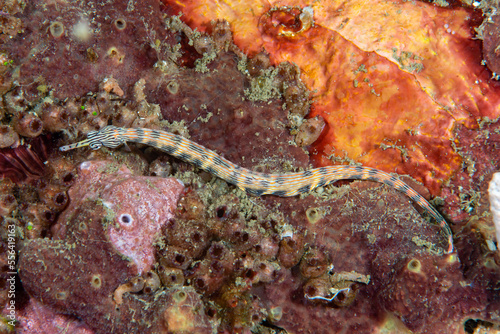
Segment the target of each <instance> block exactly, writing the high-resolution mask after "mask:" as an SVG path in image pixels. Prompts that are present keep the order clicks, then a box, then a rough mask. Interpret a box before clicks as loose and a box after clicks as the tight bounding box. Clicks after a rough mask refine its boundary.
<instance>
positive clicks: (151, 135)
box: [60, 125, 454, 253]
mask: <svg viewBox="0 0 500 334" xmlns="http://www.w3.org/2000/svg"><path fill="white" fill-rule="evenodd" d="M126 142H134V143H141V144H146V145H149V146H153V147H155V148H157V149H159V150H162V151H164V152H166V153H168V154H170V155H172V156H174V157H176V158H178V159H181V160H183V161H186V162H188V163H190V164H193V165H195V166H197V167H199V168H201V169H203V170H205V171H207V172H209V173H211V174H213V175H215V176H217V177H219V178H221V179H223V180H225V181H227V182H229V183H231V184H233V185H235V186H237V187H238V188H240V189H242V190H244V191H246V192H247V193H249V194H252V195H255V196H262V195H275V196H280V197H289V196H295V195H298V194H303V193H308V192H310V191H311V190H312V189H314V188H316V187H321V186H325V185H328V184H331V183H333V182H335V181H338V180H369V181H376V182H380V183H383V184H386V185H388V186H390V187H392V188H394V189H396V190H398V191H400V192H402V193H403V194H405V195H406V196H408V197H409V198H410V199H412V200H413V201H414V202H415V203H417V204H418V205H419V206H421V207H422V208H423V209H425V210H426V211H427V212H428V213H429V214H430V215H431V216H432V217H433V218H434V219H435V220H436V221H437V223H438V224H439V226H440V228H441V231H442V233H443V234H444V236H445V237H446V239H447V241H448V250H447V253H452V252H453V250H454V248H453V234H452V232H451V229H450V227H449V226H448V223H447V222H446V220H445V219H444V218H443V217H442V216H441V214H439V212H438V211H437V210H436V209H435V208H434V207H433V206H432V205H430V204H429V202H427V200H425V198H423V197H422V196H421V195H420V194H419V193H417V192H416V191H415V190H413V189H412V188H411V187H410V186H409V185H407V184H406V183H404V182H403V181H401V180H400V179H399V178H397V177H395V176H393V175H390V174H388V173H386V172H383V171H381V170H378V169H376V168H371V167H364V166H345V165H336V166H326V167H320V168H314V169H311V170H306V171H303V172H298V173H289V174H267V173H259V172H254V171H251V170H249V169H246V168H243V167H240V166H237V165H235V164H234V163H232V162H231V161H229V160H227V159H225V158H223V157H221V156H220V155H218V154H217V153H215V152H214V151H212V150H209V149H207V148H205V147H203V146H201V145H199V144H197V143H195V142H192V141H190V140H188V139H186V138H184V137H182V136H179V135H175V134H173V133H170V132H167V131H161V130H152V129H144V128H138V129H133V128H120V127H116V126H112V125H110V126H106V127H104V128H103V129H101V130H99V131H91V132H89V133H88V134H87V139H85V140H82V141H80V142H78V143H74V144H70V145H66V146H62V147H61V148H60V150H61V151H68V150H72V149H75V148H79V147H83V146H90V148H92V149H94V150H97V149H99V148H101V147H102V146H105V147H109V148H115V147H118V146H120V145H122V144H125V143H126Z"/></svg>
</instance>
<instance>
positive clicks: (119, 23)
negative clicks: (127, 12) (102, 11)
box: [115, 18, 127, 30]
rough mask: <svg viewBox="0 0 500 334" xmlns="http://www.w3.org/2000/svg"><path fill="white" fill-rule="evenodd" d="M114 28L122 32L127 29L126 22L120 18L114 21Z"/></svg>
mask: <svg viewBox="0 0 500 334" xmlns="http://www.w3.org/2000/svg"><path fill="white" fill-rule="evenodd" d="M115 27H116V29H118V30H124V29H125V28H126V27H127V22H126V21H125V20H124V19H122V18H119V19H116V20H115Z"/></svg>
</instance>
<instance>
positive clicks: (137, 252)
mask: <svg viewBox="0 0 500 334" xmlns="http://www.w3.org/2000/svg"><path fill="white" fill-rule="evenodd" d="M108 167H109V166H108V162H106V161H87V162H84V163H82V164H80V166H79V178H78V180H77V182H76V183H75V185H73V186H72V187H71V189H70V190H69V197H70V201H71V202H70V206H69V208H68V210H66V211H65V212H64V213H63V214H62V215H61V220H60V222H62V223H63V224H64V222H65V221H66V218H68V217H70V216H71V215H72V214H73V212H74V210H75V208H77V207H79V206H80V205H81V204H82V202H83V201H85V200H88V199H100V200H101V201H102V204H103V205H104V207H105V208H106V210H107V211H108V212H109V214H110V215H111V216H112V217H113V218H112V219H113V220H112V221H113V224H109V225H108V227H107V229H108V236H109V239H110V241H111V243H112V244H113V247H114V248H115V249H116V250H117V251H118V252H119V253H120V254H123V255H125V256H128V257H129V258H131V259H132V261H133V262H134V263H135V265H136V267H137V273H143V272H146V271H148V270H150V269H151V266H152V264H153V263H154V260H155V259H154V248H153V241H154V238H155V236H156V234H157V233H158V232H159V231H160V229H161V226H162V225H163V224H164V223H165V222H167V221H168V220H169V219H170V218H172V217H173V215H172V210H173V209H174V208H175V207H176V204H177V201H178V199H179V196H180V194H181V192H182V190H183V189H184V187H183V185H182V184H181V183H180V182H179V181H177V180H175V179H172V178H167V179H165V178H158V177H137V176H134V175H132V174H131V172H130V170H129V169H128V168H126V167H124V166H122V167H121V168H120V169H119V170H118V171H116V172H115V173H107V172H103V171H105V170H106V169H107V168H108ZM65 227H66V226H64V225H61V224H57V225H56V226H55V227H54V229H53V232H54V236H55V237H56V238H61V239H63V238H64V235H65V233H66V229H65Z"/></svg>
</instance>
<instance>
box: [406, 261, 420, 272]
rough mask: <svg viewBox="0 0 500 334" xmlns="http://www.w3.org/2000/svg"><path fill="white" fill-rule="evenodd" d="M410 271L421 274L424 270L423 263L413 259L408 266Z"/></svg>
mask: <svg viewBox="0 0 500 334" xmlns="http://www.w3.org/2000/svg"><path fill="white" fill-rule="evenodd" d="M406 267H407V268H408V270H409V271H412V272H414V273H419V272H420V270H421V269H422V263H420V261H419V260H417V259H411V260H410V262H408V264H407V265H406Z"/></svg>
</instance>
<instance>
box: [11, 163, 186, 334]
mask: <svg viewBox="0 0 500 334" xmlns="http://www.w3.org/2000/svg"><path fill="white" fill-rule="evenodd" d="M107 169H110V170H111V171H112V172H109V171H106V170H107ZM79 175H80V177H79V178H78V181H77V183H75V185H73V187H72V188H71V189H70V191H69V196H70V201H71V204H70V205H69V207H68V208H67V209H66V211H64V213H63V215H61V217H60V220H59V222H58V224H56V225H55V226H54V228H53V229H54V231H53V234H54V236H53V239H52V240H49V239H36V240H33V241H32V242H30V243H28V244H27V245H26V246H25V247H24V249H23V252H22V256H21V257H20V260H19V276H20V278H21V281H22V282H23V287H24V288H25V290H26V291H27V292H28V294H29V295H30V296H31V297H33V298H35V299H37V300H39V301H43V303H44V304H45V305H47V306H50V307H52V308H53V309H54V310H56V311H58V312H61V313H65V314H72V315H76V316H78V317H79V318H81V319H84V321H85V323H86V324H87V325H88V326H89V327H90V328H91V329H93V330H94V331H96V332H97V333H111V332H113V330H112V328H114V330H115V332H116V333H118V332H122V333H125V332H129V329H128V327H127V326H132V327H134V328H138V327H137V326H153V325H156V326H165V324H163V323H161V321H162V318H161V317H158V319H157V317H156V313H157V312H164V311H165V310H167V309H168V306H167V305H168V304H165V298H168V296H167V295H166V294H164V295H165V296H163V297H158V296H157V297H158V298H159V299H160V300H163V303H161V304H159V305H158V306H159V307H160V308H161V310H158V309H156V308H151V309H149V310H148V311H147V312H145V314H143V315H139V314H134V313H133V312H135V311H133V309H134V308H135V307H132V306H130V305H128V301H129V300H128V299H127V298H123V300H122V305H123V306H120V305H118V307H117V305H115V303H116V301H114V300H113V294H114V292H115V290H116V289H117V288H118V287H119V286H120V285H122V284H124V283H125V282H126V281H127V280H128V279H130V278H132V277H134V276H136V275H137V274H140V273H142V272H143V271H145V270H150V269H151V264H152V262H153V261H154V253H153V252H154V248H153V241H154V237H155V235H156V233H157V232H158V231H159V229H160V228H161V224H162V223H164V222H165V221H167V220H168V219H169V218H170V217H171V212H172V210H173V209H174V208H175V207H176V205H177V200H178V197H179V195H180V193H181V191H182V190H183V186H182V185H181V184H180V183H179V182H178V181H177V180H175V179H172V178H167V179H164V178H157V177H134V176H133V175H131V174H130V172H129V171H128V170H126V169H125V168H124V167H122V168H120V169H119V170H118V171H114V167H113V166H112V165H110V164H109V163H106V162H85V163H83V164H82V165H81V166H80V173H79ZM187 293H188V292H186V294H187ZM146 297H148V298H149V299H152V298H153V297H152V295H147V296H146ZM149 302H152V300H149ZM160 305H161V306H160ZM139 309H140V308H139ZM134 317H135V319H137V321H140V322H141V323H140V324H139V325H138V324H135V322H136V321H135V320H134ZM120 326H125V327H120ZM119 328H122V329H119Z"/></svg>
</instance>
